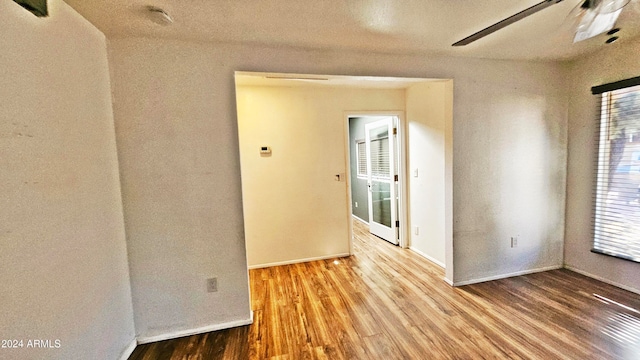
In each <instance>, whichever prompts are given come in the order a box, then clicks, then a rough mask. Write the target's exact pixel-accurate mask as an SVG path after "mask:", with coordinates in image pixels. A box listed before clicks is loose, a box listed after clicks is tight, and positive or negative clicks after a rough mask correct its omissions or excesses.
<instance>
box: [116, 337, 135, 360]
mask: <svg viewBox="0 0 640 360" xmlns="http://www.w3.org/2000/svg"><path fill="white" fill-rule="evenodd" d="M136 346H138V341H137V340H136V339H133V340H131V343H129V345H128V346H127V348H126V349H124V351H123V352H122V355H121V356H120V360H127V359H129V357H130V356H131V354H133V351H134V350H135V349H136Z"/></svg>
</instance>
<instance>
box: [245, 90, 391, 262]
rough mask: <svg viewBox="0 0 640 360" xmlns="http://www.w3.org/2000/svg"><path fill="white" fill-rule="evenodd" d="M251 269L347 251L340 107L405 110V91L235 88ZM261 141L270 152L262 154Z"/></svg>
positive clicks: (347, 235) (345, 169)
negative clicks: (260, 151) (337, 177)
mask: <svg viewBox="0 0 640 360" xmlns="http://www.w3.org/2000/svg"><path fill="white" fill-rule="evenodd" d="M236 92H237V107H238V127H239V136H240V160H241V164H242V186H243V188H242V194H243V201H244V220H245V237H246V244H247V257H248V261H249V266H250V267H257V266H265V265H269V264H275V263H288V262H295V261H300V260H304V259H317V258H326V257H332V256H344V255H348V254H349V236H350V235H349V221H350V217H349V216H348V211H347V204H348V203H349V200H348V198H347V197H348V189H347V182H346V179H345V180H343V181H340V182H338V181H335V175H336V174H343V175H346V173H347V164H346V163H345V158H346V152H347V148H346V144H345V137H346V133H345V131H346V119H345V111H374V110H379V111H389V110H400V111H402V110H403V109H404V90H402V89H398V90H367V89H358V88H339V87H334V88H328V87H264V86H261V87H257V86H238V87H237V88H236ZM260 146H271V148H272V155H271V156H268V157H264V156H261V155H260V153H259V148H260Z"/></svg>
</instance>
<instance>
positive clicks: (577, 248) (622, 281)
mask: <svg viewBox="0 0 640 360" xmlns="http://www.w3.org/2000/svg"><path fill="white" fill-rule="evenodd" d="M639 53H640V42H639V41H636V42H632V43H628V42H627V43H620V44H614V45H613V46H608V47H607V48H606V49H603V50H602V51H600V52H598V53H595V54H593V55H591V56H588V57H586V58H583V59H580V60H578V61H575V62H573V63H571V64H570V65H569V67H568V68H569V71H570V73H571V76H570V79H569V84H571V86H570V91H571V92H570V99H571V102H570V107H569V146H568V149H569V150H568V152H569V159H568V176H567V213H566V219H567V220H566V221H567V226H566V231H565V238H566V243H565V248H564V257H565V258H564V262H565V265H566V266H567V267H569V268H571V269H574V270H577V271H580V272H583V273H585V274H588V275H590V276H593V277H596V278H600V279H602V280H605V281H607V282H610V283H614V284H617V285H619V286H622V287H625V288H627V289H630V290H633V291H635V292H640V276H638V274H640V264H638V263H633V262H630V261H625V260H621V259H616V258H612V257H608V256H604V255H599V254H594V253H591V251H590V250H591V245H592V235H591V230H592V229H591V228H592V222H591V219H592V210H593V203H592V199H593V195H592V191H593V188H594V182H595V179H594V168H593V166H594V164H595V163H596V160H595V155H596V153H595V150H594V148H595V146H597V145H596V142H595V134H596V130H597V129H596V125H597V119H598V117H599V113H598V109H599V100H600V97H599V96H595V95H592V94H591V87H592V86H596V85H602V84H606V83H609V82H613V81H618V80H623V79H627V78H630V77H635V76H638V75H639V74H640V62H639V61H638V54H639Z"/></svg>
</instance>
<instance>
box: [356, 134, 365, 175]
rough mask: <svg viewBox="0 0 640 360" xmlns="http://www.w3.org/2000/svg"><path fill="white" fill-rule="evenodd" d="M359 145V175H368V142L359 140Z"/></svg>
mask: <svg viewBox="0 0 640 360" xmlns="http://www.w3.org/2000/svg"><path fill="white" fill-rule="evenodd" d="M356 145H357V150H356V151H357V153H358V154H357V155H358V156H357V162H358V164H357V167H358V176H359V177H367V144H366V143H365V142H364V141H358V142H357V143H356Z"/></svg>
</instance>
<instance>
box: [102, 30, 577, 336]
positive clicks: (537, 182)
mask: <svg viewBox="0 0 640 360" xmlns="http://www.w3.org/2000/svg"><path fill="white" fill-rule="evenodd" d="M109 49H110V56H111V60H112V64H113V68H114V79H115V81H114V86H115V104H114V107H115V117H116V130H117V133H118V134H117V138H118V141H119V143H118V146H119V150H118V151H119V156H120V160H121V176H122V187H123V197H124V199H123V201H124V205H125V214H126V216H127V223H126V226H127V231H128V243H129V254H130V259H131V264H132V265H131V273H132V289H133V293H134V307H135V309H136V326H137V331H138V333H139V334H141V335H143V336H144V335H149V334H158V333H162V332H171V331H173V330H176V329H184V328H190V327H197V326H199V325H202V324H206V323H224V322H226V321H230V320H233V319H237V320H241V319H246V318H247V317H248V316H249V293H248V287H247V282H246V279H247V270H246V262H245V260H244V254H245V244H244V234H243V215H242V207H241V204H242V198H241V186H240V182H241V181H240V161H239V154H238V140H237V119H236V109H235V106H234V103H235V99H234V81H233V75H234V71H237V70H240V71H257V72H290V73H315V74H336V75H372V76H405V77H420V78H445V79H454V83H455V86H454V98H453V99H454V100H453V119H454V120H453V129H452V132H453V139H454V141H453V153H452V154H451V155H450V156H452V157H453V168H452V170H446V171H452V176H453V189H452V193H453V201H452V202H453V214H454V217H453V226H452V227H453V241H452V242H451V241H450V242H448V243H446V244H445V245H446V247H447V248H449V249H450V250H451V251H452V252H453V256H452V260H447V261H446V262H447V263H446V266H447V277H448V278H449V279H450V280H453V281H454V282H457V283H460V282H465V281H477V280H479V279H483V278H487V277H492V276H503V275H508V274H512V273H514V272H517V271H530V270H536V269H541V268H545V267H548V266H561V265H562V246H563V227H564V223H563V218H564V217H563V214H564V197H565V195H564V194H565V189H564V180H565V169H566V163H565V157H566V147H565V146H566V117H567V109H566V108H567V105H566V104H567V96H566V94H565V91H564V89H565V88H564V85H565V82H564V80H565V77H564V74H565V73H564V72H563V69H562V67H561V66H560V65H557V64H553V63H545V62H539V63H538V62H517V61H493V60H480V59H476V60H474V59H461V58H446V57H436V56H434V57H426V56H420V55H398V54H375V53H359V52H345V51H313V50H293V49H286V48H279V47H262V46H248V45H229V44H204V43H189V42H181V41H170V40H151V39H144V38H129V39H110V46H109ZM445 155H446V154H445ZM514 233H517V234H519V235H520V236H521V240H520V245H519V247H518V248H517V249H510V248H509V237H510V236H512V235H513V234H514ZM454 245H455V246H454ZM450 262H452V264H455V266H453V265H452V264H450ZM209 274H216V275H218V277H219V283H220V289H221V290H220V292H219V293H217V294H216V295H213V296H211V295H210V294H206V293H204V290H203V288H204V284H203V278H204V277H206V276H208V275H209Z"/></svg>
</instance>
